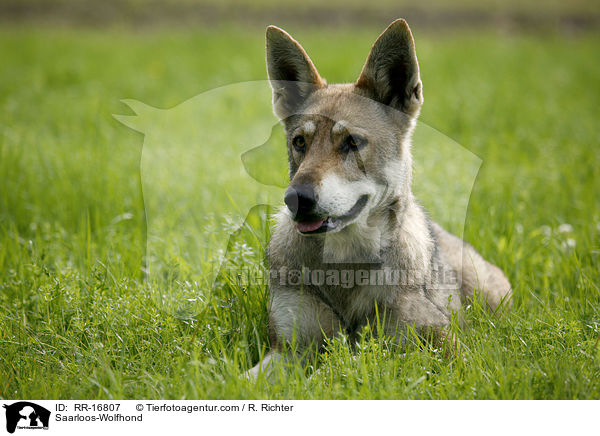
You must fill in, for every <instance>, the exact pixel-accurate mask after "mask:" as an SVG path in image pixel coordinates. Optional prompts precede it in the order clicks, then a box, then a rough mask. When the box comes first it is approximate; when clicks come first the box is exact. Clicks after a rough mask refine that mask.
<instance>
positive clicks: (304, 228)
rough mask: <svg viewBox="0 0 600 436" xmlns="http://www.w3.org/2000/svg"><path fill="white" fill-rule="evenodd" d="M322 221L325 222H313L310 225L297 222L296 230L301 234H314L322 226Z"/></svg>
mask: <svg viewBox="0 0 600 436" xmlns="http://www.w3.org/2000/svg"><path fill="white" fill-rule="evenodd" d="M323 221H325V220H320V221H313V222H310V223H308V222H304V223H303V222H297V223H296V225H297V226H298V230H300V231H301V232H314V231H315V230H317V229H318V228H319V227H321V226H322V225H323Z"/></svg>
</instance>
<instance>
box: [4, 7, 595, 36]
mask: <svg viewBox="0 0 600 436" xmlns="http://www.w3.org/2000/svg"><path fill="white" fill-rule="evenodd" d="M599 12H600V7H599V6H598V3H597V2H594V1H591V0H572V1H568V2H567V1H560V0H542V1H535V0H525V1H519V0H507V1H501V0H488V1H476V0H458V1H451V0H426V1H420V2H411V1H408V0H379V1H376V2H375V1H374V2H364V1H361V0H349V1H343V0H330V1H327V2H323V1H320V0H305V1H301V2H300V1H289V0H287V1H274V0H257V1H252V0H226V1H218V0H106V1H94V0H2V1H0V16H1V18H2V20H3V21H6V22H15V21H24V20H26V21H31V22H35V23H51V24H70V25H80V26H106V25H129V26H136V27H146V26H156V25H174V26H178V27H179V26H190V27H195V26H200V25H201V26H210V27H214V26H217V25H222V24H224V23H235V24H236V25H240V26H244V27H249V28H256V27H264V26H265V25H267V24H269V23H272V22H277V23H280V24H281V25H285V26H290V25H303V26H325V25H327V26H365V25H376V26H381V23H382V22H386V21H391V20H392V19H393V18H395V17H404V18H406V19H407V20H408V21H409V22H410V23H412V24H415V25H419V26H420V27H422V28H428V29H433V30H441V29H449V28H454V29H456V28H460V27H495V28H503V29H505V30H511V29H529V30H531V29H540V28H546V29H549V28H550V29H551V28H557V27H558V28H561V29H563V30H572V31H576V30H578V29H585V28H590V27H594V26H596V25H597V24H598V20H599Z"/></svg>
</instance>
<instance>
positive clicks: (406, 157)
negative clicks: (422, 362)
mask: <svg viewBox="0 0 600 436" xmlns="http://www.w3.org/2000/svg"><path fill="white" fill-rule="evenodd" d="M267 66H268V68H267V70H268V73H269V79H270V81H271V84H272V87H273V107H274V111H275V113H276V114H277V115H278V116H279V117H280V119H281V121H282V123H283V125H284V127H285V130H286V134H287V141H288V154H289V162H290V188H289V189H288V191H289V190H290V189H291V190H292V191H291V192H292V194H294V193H296V194H297V201H298V202H299V201H300V200H301V197H300V194H299V192H301V191H300V189H301V188H302V189H308V192H311V193H312V194H311V195H312V196H310V198H311V200H310V201H309V202H308V204H310V210H309V211H308V212H307V211H306V210H305V211H304V212H303V213H304V214H305V216H304V215H303V216H301V215H300V212H298V210H299V209H298V207H296V209H297V210H295V211H291V210H290V207H291V206H290V204H291V203H288V208H287V209H286V208H284V209H282V211H281V212H280V213H279V214H278V215H277V225H276V227H275V229H274V233H273V236H272V239H271V242H270V245H269V263H270V269H271V273H273V272H279V273H280V275H279V277H278V278H277V277H274V276H273V274H271V281H270V316H269V320H270V331H271V332H272V338H271V340H272V343H273V345H274V347H275V349H276V350H279V351H273V352H272V353H270V354H269V355H267V356H266V357H265V360H263V361H262V362H259V364H258V365H257V366H256V367H254V368H253V369H252V370H251V371H250V372H249V373H248V375H249V376H251V377H256V376H258V374H260V373H261V372H264V373H266V375H267V376H268V375H269V374H271V373H272V370H273V366H274V362H281V361H283V360H285V359H286V356H285V354H282V353H281V350H282V349H283V348H286V347H282V346H281V345H283V344H285V343H292V342H294V343H295V344H296V345H297V346H298V350H299V351H303V350H306V349H308V348H310V347H320V345H321V344H322V343H323V339H324V338H325V337H332V336H334V335H336V334H337V333H338V332H340V331H343V332H345V333H347V334H348V335H349V337H350V338H351V339H353V338H354V337H355V335H356V334H358V333H359V332H360V330H361V329H362V327H363V326H364V325H365V324H366V323H367V322H374V321H375V319H376V317H378V316H379V317H380V320H381V319H385V325H384V328H385V333H386V334H388V335H390V336H393V337H395V338H396V340H397V341H398V342H399V343H401V344H402V343H404V342H405V340H406V339H407V335H406V333H407V329H409V328H414V329H416V330H417V332H419V333H421V334H423V335H425V336H426V337H427V338H430V339H432V340H434V341H435V342H436V343H440V342H445V341H448V340H450V342H452V344H453V347H454V346H455V345H456V341H455V338H454V337H453V336H452V334H451V333H449V332H448V330H447V327H448V326H449V323H450V317H451V316H452V314H454V313H457V312H459V311H460V309H461V303H462V304H465V303H468V302H469V301H470V300H471V299H472V298H473V297H474V295H475V294H476V293H477V292H481V293H482V295H483V296H484V298H485V301H486V302H487V305H488V306H489V307H490V308H491V309H492V310H497V308H498V307H499V306H500V305H501V303H505V306H504V307H510V297H511V288H510V284H509V282H508V280H507V279H506V277H505V276H504V274H503V273H502V271H500V269H498V268H497V267H496V266H494V265H492V264H490V263H489V262H486V261H485V260H484V259H483V258H482V257H481V256H480V255H479V254H478V253H477V252H476V251H475V249H474V248H473V247H471V246H470V245H469V244H467V243H465V242H463V241H462V240H461V239H459V238H457V237H456V236H453V235H451V234H449V233H447V232H446V231H445V230H444V229H442V228H441V227H440V226H439V225H437V224H436V223H434V222H433V221H431V220H430V219H429V218H428V217H427V215H426V214H425V212H424V211H423V209H422V208H421V207H420V206H419V205H418V203H417V202H416V200H415V199H414V197H413V194H412V191H411V182H412V157H411V152H410V148H411V144H410V139H411V135H412V132H413V130H414V127H415V124H416V118H417V116H418V114H419V111H420V108H421V105H422V103H423V94H422V84H421V79H420V76H419V66H418V62H417V57H416V52H415V47H414V40H413V37H412V34H411V32H410V29H409V28H408V25H407V24H406V22H405V21H404V20H397V21H395V22H394V23H392V24H391V25H390V26H389V27H388V28H387V29H386V31H384V32H383V33H382V34H381V35H380V37H379V38H378V39H377V41H376V42H375V44H374V45H373V48H372V49H371V52H370V53H369V56H368V58H367V61H366V63H365V66H364V67H363V69H362V72H361V73H360V76H359V78H358V79H357V81H356V83H354V84H343V85H328V84H327V83H326V82H325V81H324V80H323V79H322V78H321V76H320V75H319V73H318V72H317V70H316V68H315V67H314V65H313V63H312V61H311V60H310V58H309V57H308V55H307V54H306V52H305V51H304V49H302V47H301V46H300V45H299V44H298V43H297V42H296V41H295V40H293V39H292V38H291V37H290V36H289V35H288V34H287V33H285V32H284V31H283V30H281V29H278V28H276V27H273V26H270V27H269V28H268V29H267ZM298 137H300V139H299V140H300V141H301V142H300V144H301V147H299V146H298V145H297V144H298V142H296V141H297V140H298ZM294 144H296V145H294ZM348 144H355V145H356V144H359V145H356V146H353V147H350V146H349V145H348ZM306 195H308V194H306ZM292 198H294V197H293V196H292ZM303 198H304V197H303ZM304 200H306V198H304ZM304 200H303V201H304ZM306 201H308V200H306ZM286 202H287V199H286ZM306 217H308V218H306ZM295 220H296V221H298V222H299V223H297V222H296V221H295ZM306 220H308V221H306ZM311 220H312V221H311ZM305 221H306V222H307V223H308V224H311V222H313V221H314V222H316V223H317V224H316V226H320V227H319V229H320V228H323V229H326V230H327V232H326V233H318V231H312V230H309V231H308V233H307V232H304V233H301V231H300V230H299V229H301V227H300V225H301V224H302V223H303V222H305ZM320 223H321V224H320ZM315 228H317V227H315ZM300 270H302V271H303V273H302V277H303V280H304V279H305V278H310V280H308V281H307V282H304V281H302V282H297V283H292V282H291V281H290V280H287V279H286V280H282V279H281V278H282V277H284V275H285V274H284V273H282V272H284V271H300ZM311 271H312V274H313V275H311ZM320 271H324V272H325V273H326V274H328V277H331V278H332V279H331V282H323V281H320V282H318V283H317V282H315V281H314V278H315V277H321V278H322V276H319V274H317V273H318V272H320ZM386 271H388V272H390V271H392V272H395V273H398V274H402V280H399V281H395V282H394V281H393V280H392V281H385V280H382V281H381V282H379V281H378V280H380V279H382V277H384V276H385V274H386V273H385V272H386ZM439 271H443V272H444V273H451V274H450V275H449V277H454V278H456V279H457V280H456V281H455V282H453V281H449V278H448V277H446V276H440V275H439ZM329 275H330V276H329ZM335 277H338V278H339V277H353V281H352V282H351V284H348V283H350V281H349V282H348V283H346V282H344V281H343V280H342V281H340V280H338V281H335ZM365 277H368V278H369V280H365ZM390 277H391V276H390ZM395 277H398V276H395ZM347 284H348V286H346V285H347Z"/></svg>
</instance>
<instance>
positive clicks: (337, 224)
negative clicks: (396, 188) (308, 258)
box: [296, 194, 369, 235]
mask: <svg viewBox="0 0 600 436" xmlns="http://www.w3.org/2000/svg"><path fill="white" fill-rule="evenodd" d="M367 201H369V196H368V195H366V194H365V195H361V196H360V198H359V199H358V200H357V202H356V203H354V206H352V207H351V208H350V210H349V211H348V213H346V214H344V215H342V216H339V217H331V216H329V217H326V218H321V219H317V220H315V221H297V222H296V227H297V228H298V231H299V232H300V233H302V234H303V235H313V234H317V233H327V232H337V231H340V230H342V229H343V228H344V227H346V226H347V225H348V224H350V223H351V222H352V221H353V220H354V218H356V217H357V216H358V215H359V214H360V213H361V212H362V210H363V209H364V208H365V206H366V205H367Z"/></svg>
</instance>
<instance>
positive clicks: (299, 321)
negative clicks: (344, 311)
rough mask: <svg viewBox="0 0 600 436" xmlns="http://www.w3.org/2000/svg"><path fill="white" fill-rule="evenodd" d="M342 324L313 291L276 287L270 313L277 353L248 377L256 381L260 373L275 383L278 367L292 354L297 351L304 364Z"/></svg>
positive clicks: (267, 357)
mask: <svg viewBox="0 0 600 436" xmlns="http://www.w3.org/2000/svg"><path fill="white" fill-rule="evenodd" d="M340 326H341V323H340V320H339V319H338V317H337V316H336V315H335V313H334V312H333V310H332V309H331V308H330V307H329V306H328V305H327V304H325V303H324V302H323V301H322V300H321V299H319V298H318V297H317V296H315V295H313V294H311V293H310V292H306V291H302V290H298V289H294V288H288V287H283V288H277V287H275V288H272V289H271V304H270V310H269V330H270V331H271V346H273V347H274V350H273V351H271V352H269V353H267V354H266V355H265V357H264V358H263V359H262V360H261V361H260V362H259V363H258V364H257V365H256V366H254V367H253V368H252V369H250V370H249V371H248V372H246V373H245V375H246V377H247V378H250V379H256V378H258V377H259V375H260V374H263V375H264V377H265V378H266V379H267V380H269V381H272V380H273V378H274V372H275V370H276V368H277V366H278V365H280V364H285V362H287V361H288V360H291V359H290V357H292V356H289V355H288V353H289V351H279V350H284V349H285V350H291V349H295V350H296V353H297V355H298V357H299V358H300V359H299V360H300V361H304V360H305V358H306V356H307V355H310V354H311V353H310V351H311V349H314V348H315V347H316V348H318V347H320V346H321V345H322V343H323V339H324V338H327V337H329V338H331V337H334V336H335V334H336V333H337V332H338V331H339V330H340V328H341V327H340Z"/></svg>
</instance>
